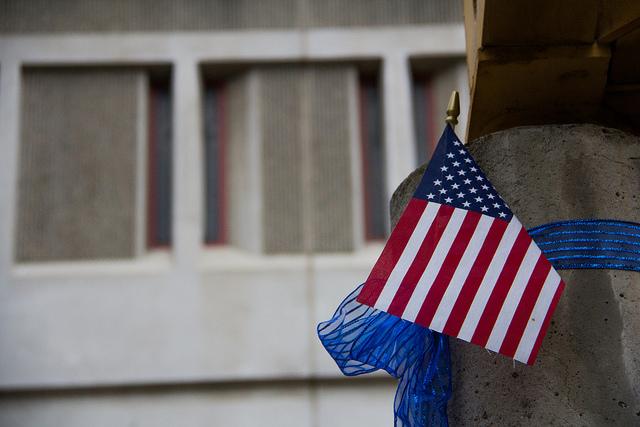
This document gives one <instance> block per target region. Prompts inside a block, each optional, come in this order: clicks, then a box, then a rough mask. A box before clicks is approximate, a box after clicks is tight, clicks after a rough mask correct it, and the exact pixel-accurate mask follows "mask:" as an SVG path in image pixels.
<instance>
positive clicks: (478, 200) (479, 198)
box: [474, 196, 482, 203]
mask: <svg viewBox="0 0 640 427" xmlns="http://www.w3.org/2000/svg"><path fill="white" fill-rule="evenodd" d="M474 200H475V201H476V202H478V203H480V202H481V201H482V197H480V196H478V197H476V198H475V199H474Z"/></svg>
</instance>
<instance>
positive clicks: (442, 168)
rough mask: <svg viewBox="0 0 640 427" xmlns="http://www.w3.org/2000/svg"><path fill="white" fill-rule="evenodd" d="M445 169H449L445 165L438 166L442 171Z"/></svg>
mask: <svg viewBox="0 0 640 427" xmlns="http://www.w3.org/2000/svg"><path fill="white" fill-rule="evenodd" d="M447 169H449V168H448V167H446V166H442V167H441V168H440V170H441V171H442V172H444V171H446V170H447Z"/></svg>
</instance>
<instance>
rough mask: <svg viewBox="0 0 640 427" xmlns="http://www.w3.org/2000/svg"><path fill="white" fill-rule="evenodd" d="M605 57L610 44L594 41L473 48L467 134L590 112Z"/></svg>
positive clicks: (599, 91) (602, 80) (600, 90)
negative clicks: (475, 55)
mask: <svg viewBox="0 0 640 427" xmlns="http://www.w3.org/2000/svg"><path fill="white" fill-rule="evenodd" d="M609 58H610V50H609V48H607V47H602V46H599V45H597V44H593V45H590V46H571V47H529V48H522V47H519V48H514V47H500V48H498V47H496V48H485V49H483V50H480V51H478V60H477V77H476V79H475V84H474V86H473V87H472V93H471V97H472V101H471V110H470V114H469V117H470V120H469V128H468V133H467V138H468V139H469V140H472V139H474V138H477V137H479V136H482V135H485V134H487V133H490V132H495V131H498V130H501V129H506V128H509V127H514V126H523V125H534V124H541V123H560V122H569V121H581V120H585V119H589V118H590V117H593V116H594V115H595V114H596V113H597V111H598V108H599V105H600V103H601V101H602V99H603V95H604V88H605V84H606V81H607V67H608V64H609Z"/></svg>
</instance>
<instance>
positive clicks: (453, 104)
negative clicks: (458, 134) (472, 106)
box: [444, 90, 460, 129]
mask: <svg viewBox="0 0 640 427" xmlns="http://www.w3.org/2000/svg"><path fill="white" fill-rule="evenodd" d="M459 115H460V95H458V91H457V90H454V91H452V92H451V97H450V98H449V105H448V106H447V118H446V119H444V121H445V122H447V123H449V124H450V125H451V127H452V128H453V129H455V127H456V125H457V124H458V116H459Z"/></svg>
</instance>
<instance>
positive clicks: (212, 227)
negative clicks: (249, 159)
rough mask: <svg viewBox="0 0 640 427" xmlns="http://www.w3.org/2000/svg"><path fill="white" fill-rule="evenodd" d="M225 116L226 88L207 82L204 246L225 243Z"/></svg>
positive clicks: (223, 85) (205, 99)
mask: <svg viewBox="0 0 640 427" xmlns="http://www.w3.org/2000/svg"><path fill="white" fill-rule="evenodd" d="M225 114H226V89H225V84H224V82H223V81H212V82H207V83H206V86H205V92H204V124H205V126H204V129H205V135H204V161H205V168H204V170H205V172H204V173H205V235H204V241H205V243H206V244H221V243H225V242H226V217H225V216H226V215H225V207H226V203H225V202H226V196H225V148H226V127H225Z"/></svg>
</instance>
